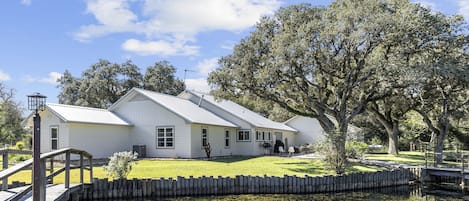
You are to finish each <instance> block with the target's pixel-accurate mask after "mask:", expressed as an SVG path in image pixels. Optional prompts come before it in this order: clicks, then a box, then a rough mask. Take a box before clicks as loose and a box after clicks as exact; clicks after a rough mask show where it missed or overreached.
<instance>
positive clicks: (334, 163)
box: [315, 138, 347, 174]
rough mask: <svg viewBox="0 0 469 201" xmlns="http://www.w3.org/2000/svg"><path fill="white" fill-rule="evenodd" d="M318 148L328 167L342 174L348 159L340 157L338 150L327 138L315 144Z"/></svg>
mask: <svg viewBox="0 0 469 201" xmlns="http://www.w3.org/2000/svg"><path fill="white" fill-rule="evenodd" d="M315 147H316V150H317V151H318V152H319V154H320V155H322V156H323V157H324V163H325V166H326V168H327V169H329V170H334V171H335V172H336V173H339V174H342V173H343V172H344V171H345V167H346V166H347V161H346V160H342V158H341V157H339V153H338V151H337V150H336V149H335V147H334V146H333V145H332V143H331V142H330V141H328V140H327V138H326V139H325V140H323V141H321V142H318V143H316V144H315Z"/></svg>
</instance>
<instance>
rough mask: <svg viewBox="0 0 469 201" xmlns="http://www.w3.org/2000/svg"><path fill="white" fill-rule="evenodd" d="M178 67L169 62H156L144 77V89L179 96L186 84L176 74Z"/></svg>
mask: <svg viewBox="0 0 469 201" xmlns="http://www.w3.org/2000/svg"><path fill="white" fill-rule="evenodd" d="M175 73H176V67H174V66H173V65H171V64H170V63H169V62H168V61H159V62H156V63H155V64H154V65H153V66H150V67H148V68H147V71H146V73H145V76H144V77H143V88H144V89H148V90H151V91H156V92H160V93H165V94H170V95H178V94H179V93H181V92H182V91H183V90H184V87H185V86H184V83H183V82H182V81H181V80H179V79H177V78H176V77H175V76H174V74H175Z"/></svg>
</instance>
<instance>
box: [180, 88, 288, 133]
mask: <svg viewBox="0 0 469 201" xmlns="http://www.w3.org/2000/svg"><path fill="white" fill-rule="evenodd" d="M189 93H191V94H193V95H195V96H197V97H199V98H200V97H202V96H203V99H202V101H207V102H209V103H211V104H213V105H215V106H217V107H219V108H221V109H222V110H225V111H226V112H228V113H231V114H232V115H234V116H236V117H238V118H240V119H242V120H244V121H246V122H248V123H250V124H251V125H253V126H255V127H258V128H267V129H276V130H285V131H292V132H297V130H295V129H293V128H291V127H289V126H287V125H285V124H283V123H279V122H275V121H272V120H270V119H267V118H265V117H263V116H261V115H260V114H258V113H255V112H253V111H251V110H249V109H247V108H245V107H243V106H241V105H238V104H237V103H235V102H232V101H229V100H220V101H218V100H215V97H213V96H211V95H208V94H203V93H200V92H196V91H189Z"/></svg>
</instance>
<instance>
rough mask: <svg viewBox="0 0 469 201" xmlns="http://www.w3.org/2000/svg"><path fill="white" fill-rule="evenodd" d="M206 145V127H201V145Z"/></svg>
mask: <svg viewBox="0 0 469 201" xmlns="http://www.w3.org/2000/svg"><path fill="white" fill-rule="evenodd" d="M207 145H208V129H207V128H202V147H205V146H207Z"/></svg>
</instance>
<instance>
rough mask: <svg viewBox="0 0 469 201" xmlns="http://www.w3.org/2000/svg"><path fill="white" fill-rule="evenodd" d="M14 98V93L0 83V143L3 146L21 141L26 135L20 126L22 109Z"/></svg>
mask: <svg viewBox="0 0 469 201" xmlns="http://www.w3.org/2000/svg"><path fill="white" fill-rule="evenodd" d="M14 98H15V91H14V90H13V89H8V88H7V87H6V86H5V85H4V84H3V83H0V142H2V143H5V144H7V143H8V144H13V143H15V142H17V141H19V140H21V139H22V138H23V137H24V136H23V135H24V134H25V133H26V131H25V130H24V129H23V127H22V126H21V121H22V120H23V118H22V112H23V111H22V108H21V107H20V104H19V103H18V102H16V101H15V100H14Z"/></svg>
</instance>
